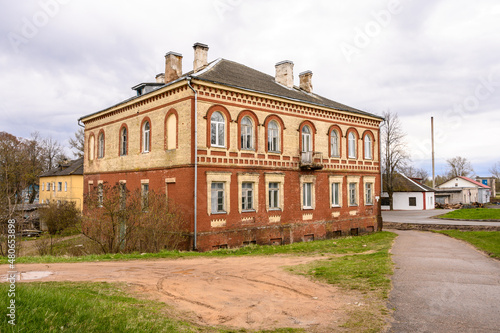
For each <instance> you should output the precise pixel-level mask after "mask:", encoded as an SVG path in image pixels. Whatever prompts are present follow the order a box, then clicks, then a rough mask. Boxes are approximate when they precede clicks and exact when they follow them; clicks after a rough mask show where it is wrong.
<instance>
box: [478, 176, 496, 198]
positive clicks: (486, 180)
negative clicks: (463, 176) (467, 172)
mask: <svg viewBox="0 0 500 333" xmlns="http://www.w3.org/2000/svg"><path fill="white" fill-rule="evenodd" d="M476 181H477V182H479V183H481V184H483V185H486V186H489V187H490V191H491V198H495V197H496V196H497V190H496V178H495V177H476ZM491 198H490V199H491Z"/></svg>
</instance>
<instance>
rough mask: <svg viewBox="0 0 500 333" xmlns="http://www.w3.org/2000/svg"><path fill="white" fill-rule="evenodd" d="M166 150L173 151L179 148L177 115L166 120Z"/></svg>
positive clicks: (173, 114)
mask: <svg viewBox="0 0 500 333" xmlns="http://www.w3.org/2000/svg"><path fill="white" fill-rule="evenodd" d="M165 124H166V135H167V138H166V146H167V147H166V148H167V150H172V149H176V148H177V114H176V113H172V114H170V115H169V116H168V118H167V120H166V123H165Z"/></svg>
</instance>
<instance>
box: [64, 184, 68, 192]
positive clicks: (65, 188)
mask: <svg viewBox="0 0 500 333" xmlns="http://www.w3.org/2000/svg"><path fill="white" fill-rule="evenodd" d="M64 192H68V182H64Z"/></svg>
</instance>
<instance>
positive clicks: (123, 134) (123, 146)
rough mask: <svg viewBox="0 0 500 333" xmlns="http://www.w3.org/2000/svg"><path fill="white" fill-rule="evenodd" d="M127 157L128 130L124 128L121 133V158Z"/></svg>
mask: <svg viewBox="0 0 500 333" xmlns="http://www.w3.org/2000/svg"><path fill="white" fill-rule="evenodd" d="M125 155H127V128H126V127H123V128H122V130H121V132H120V156H125Z"/></svg>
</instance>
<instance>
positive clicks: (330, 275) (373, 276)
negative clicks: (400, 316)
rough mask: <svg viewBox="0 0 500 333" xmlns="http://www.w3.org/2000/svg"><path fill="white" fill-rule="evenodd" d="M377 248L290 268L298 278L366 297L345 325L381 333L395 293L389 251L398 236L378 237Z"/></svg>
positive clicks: (356, 330)
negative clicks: (391, 290)
mask: <svg viewBox="0 0 500 333" xmlns="http://www.w3.org/2000/svg"><path fill="white" fill-rule="evenodd" d="M376 235H377V239H376V240H374V241H375V242H374V243H375V244H371V245H370V246H368V244H367V246H366V248H368V247H369V248H370V250H371V251H370V252H369V253H365V254H363V253H359V254H353V255H345V256H341V257H331V258H329V259H326V260H319V261H315V262H312V263H309V264H305V265H299V266H295V267H291V268H289V270H290V271H292V272H295V273H297V274H303V275H308V276H311V277H313V278H315V279H318V280H320V281H323V282H327V283H330V284H334V285H337V286H339V287H341V288H343V289H351V290H357V291H359V292H360V293H361V294H362V295H364V297H363V299H364V300H363V302H362V303H364V304H363V305H362V306H356V307H355V308H354V309H353V310H352V311H351V312H350V320H349V321H348V322H347V323H345V324H344V327H346V328H348V329H349V331H350V332H379V331H381V330H382V329H383V327H384V326H385V321H384V319H383V318H384V316H386V315H387V314H388V310H387V308H386V306H385V299H387V297H388V294H389V291H390V289H391V280H390V276H391V275H392V272H393V264H392V260H391V255H390V254H389V249H390V248H391V247H392V242H393V240H394V238H395V237H396V234H393V233H389V232H381V233H377V234H376Z"/></svg>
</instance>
